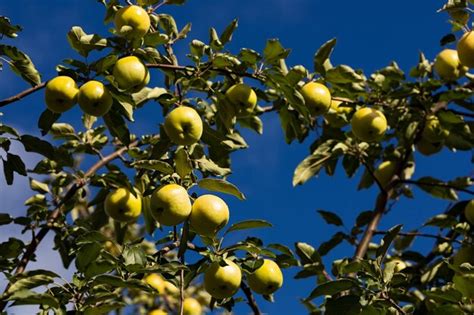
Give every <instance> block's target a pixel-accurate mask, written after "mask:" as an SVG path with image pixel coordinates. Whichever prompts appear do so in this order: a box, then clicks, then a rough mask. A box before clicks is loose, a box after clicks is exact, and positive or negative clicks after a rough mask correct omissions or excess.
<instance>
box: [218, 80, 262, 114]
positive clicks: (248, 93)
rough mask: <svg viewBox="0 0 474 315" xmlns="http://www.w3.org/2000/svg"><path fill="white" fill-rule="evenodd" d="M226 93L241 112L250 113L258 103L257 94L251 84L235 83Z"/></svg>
mask: <svg viewBox="0 0 474 315" xmlns="http://www.w3.org/2000/svg"><path fill="white" fill-rule="evenodd" d="M225 95H226V97H227V99H228V100H229V102H230V103H232V104H234V105H235V106H237V112H238V113H239V114H242V113H243V114H249V113H251V112H253V110H254V109H255V106H256V105H257V94H256V93H255V91H254V90H253V89H252V88H251V87H250V86H248V85H246V84H243V83H238V84H234V85H233V86H231V87H230V88H229V89H228V90H227V92H226V93H225Z"/></svg>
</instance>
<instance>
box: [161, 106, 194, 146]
mask: <svg viewBox="0 0 474 315" xmlns="http://www.w3.org/2000/svg"><path fill="white" fill-rule="evenodd" d="M164 127H165V131H166V134H167V135H168V137H169V138H170V139H171V141H173V142H174V143H176V144H178V145H191V144H194V143H196V142H198V141H199V139H201V136H202V130H203V124H202V119H201V117H200V116H199V114H198V112H197V111H196V110H195V109H194V108H192V107H188V106H179V107H177V108H175V109H173V110H172V111H171V112H170V113H169V114H168V115H167V116H166V118H165V124H164Z"/></svg>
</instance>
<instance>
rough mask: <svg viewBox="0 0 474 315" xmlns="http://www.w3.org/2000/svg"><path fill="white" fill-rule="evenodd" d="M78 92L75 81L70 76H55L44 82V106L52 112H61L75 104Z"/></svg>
mask: <svg viewBox="0 0 474 315" xmlns="http://www.w3.org/2000/svg"><path fill="white" fill-rule="evenodd" d="M78 92H79V90H78V89H77V85H76V82H75V81H74V80H73V79H72V78H70V77H67V76H62V75H61V76H57V77H55V78H54V79H51V80H49V81H48V83H47V84H46V91H45V101H46V106H47V107H48V109H49V110H50V111H52V112H54V113H63V112H65V111H67V110H68V109H70V108H71V107H73V106H74V104H76V101H77V93H78Z"/></svg>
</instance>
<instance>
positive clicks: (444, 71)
mask: <svg viewBox="0 0 474 315" xmlns="http://www.w3.org/2000/svg"><path fill="white" fill-rule="evenodd" d="M434 69H435V70H436V72H437V73H438V75H439V76H440V77H441V78H442V79H443V80H447V81H455V80H457V79H459V78H460V77H461V76H463V75H464V74H465V73H466V72H467V70H468V69H467V68H466V67H465V66H463V65H462V64H461V61H459V56H458V52H457V51H456V50H454V49H445V50H443V51H441V52H440V53H439V54H438V56H436V59H435V62H434Z"/></svg>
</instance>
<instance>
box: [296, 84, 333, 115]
mask: <svg viewBox="0 0 474 315" xmlns="http://www.w3.org/2000/svg"><path fill="white" fill-rule="evenodd" d="M301 95H303V98H304V101H305V104H306V107H307V108H308V110H309V112H310V113H311V114H312V115H313V116H318V115H323V114H325V113H326V112H327V111H328V110H329V108H330V107H331V92H329V89H328V88H327V87H326V86H325V85H324V84H321V83H318V82H308V83H306V84H305V85H304V86H303V87H302V88H301Z"/></svg>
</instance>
